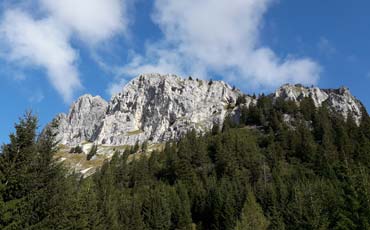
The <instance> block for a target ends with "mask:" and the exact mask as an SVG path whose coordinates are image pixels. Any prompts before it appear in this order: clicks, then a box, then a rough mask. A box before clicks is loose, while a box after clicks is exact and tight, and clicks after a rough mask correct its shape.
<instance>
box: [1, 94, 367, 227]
mask: <svg viewBox="0 0 370 230" xmlns="http://www.w3.org/2000/svg"><path fill="white" fill-rule="evenodd" d="M237 104H243V99H242V98H240V100H238V103H237ZM363 114H364V115H363V117H362V120H361V122H360V124H359V125H358V124H356V122H355V121H354V119H353V117H352V115H351V114H348V116H347V118H344V117H342V116H341V115H339V114H337V113H334V112H332V111H331V110H330V109H329V107H328V106H326V105H323V106H322V107H319V108H316V107H315V105H314V103H313V101H312V100H311V99H304V100H303V101H302V102H301V103H300V105H299V106H298V105H297V104H296V103H294V102H289V101H283V100H276V101H272V99H271V98H270V97H266V96H263V95H262V96H260V97H258V102H257V104H256V105H251V106H250V107H248V108H247V107H242V106H241V109H240V119H239V120H235V119H234V118H233V117H228V118H227V119H226V120H225V122H224V125H223V127H218V126H215V127H214V128H213V129H212V131H210V132H209V133H206V134H204V135H199V134H197V133H195V132H194V131H193V132H189V133H188V134H187V135H185V136H184V137H183V138H181V139H180V140H176V141H173V142H168V143H166V145H165V148H164V150H163V151H159V150H158V151H153V152H151V153H150V154H143V153H145V152H146V151H147V145H142V146H136V147H132V148H128V149H126V150H125V151H123V152H117V153H116V154H115V155H114V156H113V158H112V159H111V160H110V161H106V162H105V163H104V165H103V166H102V167H101V169H99V170H98V171H97V172H96V173H94V174H93V175H92V176H89V177H86V178H85V177H83V176H82V175H79V174H72V173H68V169H66V168H65V167H64V166H63V164H62V163H60V161H59V160H58V159H56V158H55V157H54V154H55V153H56V152H57V151H58V143H57V142H56V141H55V133H53V132H52V131H51V130H50V129H46V130H44V131H43V132H42V133H38V132H37V130H38V129H37V128H38V121H37V117H35V116H34V115H33V114H32V113H26V114H25V115H24V116H23V117H21V118H20V120H19V122H18V123H17V124H16V125H15V132H14V133H13V134H10V136H9V140H10V141H9V143H7V144H4V145H3V146H2V148H1V153H0V229H3V230H5V229H6V230H8V229H38V230H39V229H112V230H115V229H123V230H126V229H127V230H131V229H132V230H144V229H145V230H149V229H153V230H175V229H176V230H187V229H188V230H193V229H194V230H195V229H196V230H207V229H210V230H216V229H220V230H248V229H251V230H252V229H253V230H266V229H286V230H290V229H292V230H293V229H335V230H346V229H358V230H366V229H370V118H369V116H368V114H367V113H366V111H363ZM131 154H142V156H141V157H139V158H138V159H136V160H132V161H128V157H129V156H130V155H131Z"/></svg>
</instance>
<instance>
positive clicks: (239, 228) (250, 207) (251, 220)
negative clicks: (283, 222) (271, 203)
mask: <svg viewBox="0 0 370 230" xmlns="http://www.w3.org/2000/svg"><path fill="white" fill-rule="evenodd" d="M268 226H269V221H268V220H267V218H266V217H265V216H264V213H263V210H262V208H261V206H260V205H259V204H258V203H257V201H256V198H255V196H254V194H253V192H251V191H249V192H248V194H247V199H246V201H245V203H244V207H243V211H242V213H241V216H240V220H239V221H238V222H237V224H236V227H235V229H236V230H249V229H250V230H266V229H267V228H268Z"/></svg>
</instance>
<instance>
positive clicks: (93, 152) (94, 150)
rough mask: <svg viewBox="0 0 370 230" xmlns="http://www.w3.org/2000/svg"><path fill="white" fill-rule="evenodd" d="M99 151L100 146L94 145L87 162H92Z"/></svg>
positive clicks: (87, 156)
mask: <svg viewBox="0 0 370 230" xmlns="http://www.w3.org/2000/svg"><path fill="white" fill-rule="evenodd" d="M97 151H98V146H96V145H93V146H92V147H91V149H90V151H89V153H88V154H87V155H86V160H88V161H89V160H91V158H93V157H94V156H95V155H96V152H97Z"/></svg>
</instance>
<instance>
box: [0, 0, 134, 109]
mask: <svg viewBox="0 0 370 230" xmlns="http://www.w3.org/2000/svg"><path fill="white" fill-rule="evenodd" d="M36 2H37V4H38V6H39V8H41V9H42V12H39V13H38V14H37V18H36V17H35V15H33V14H31V13H30V12H28V11H27V8H26V7H24V5H22V6H21V5H19V7H17V5H14V4H11V5H9V7H8V8H6V9H5V11H4V12H3V19H2V21H1V24H0V48H1V49H0V50H1V51H2V53H3V54H2V55H1V57H2V58H6V60H9V61H12V62H15V63H17V64H22V66H31V67H33V66H37V67H42V68H44V69H45V70H46V72H47V76H48V79H49V81H50V82H51V84H52V85H53V86H54V88H55V89H56V90H57V91H58V92H59V93H60V94H61V95H62V97H63V99H64V100H65V101H66V102H69V101H71V100H72V98H73V93H74V92H75V91H76V90H78V89H80V88H81V87H82V85H81V81H80V77H79V73H78V67H77V61H78V58H79V57H78V51H77V50H76V48H74V47H73V46H72V44H71V40H72V38H79V39H81V40H82V41H83V42H85V43H86V44H88V46H89V47H90V48H92V49H94V48H95V47H96V46H97V45H99V44H100V43H101V42H104V41H107V40H108V39H110V38H112V37H113V36H114V35H116V34H118V33H125V32H126V31H127V21H128V19H127V17H126V14H125V12H126V8H125V6H126V5H125V2H126V1H120V0H63V1H55V0H37V1H36ZM29 8H30V9H29V10H32V9H34V7H29ZM20 9H23V10H20ZM4 53H5V55H4Z"/></svg>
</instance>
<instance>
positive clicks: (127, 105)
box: [55, 74, 364, 146]
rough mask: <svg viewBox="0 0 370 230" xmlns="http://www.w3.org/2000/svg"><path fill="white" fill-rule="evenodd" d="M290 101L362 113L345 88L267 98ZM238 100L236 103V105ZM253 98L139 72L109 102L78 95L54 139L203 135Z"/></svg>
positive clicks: (153, 139)
mask: <svg viewBox="0 0 370 230" xmlns="http://www.w3.org/2000/svg"><path fill="white" fill-rule="evenodd" d="M268 97H271V98H272V99H273V100H277V99H278V98H280V99H284V100H290V101H295V102H297V104H299V102H300V101H301V100H302V99H303V98H306V97H310V98H312V100H313V102H314V104H315V106H316V107H319V106H322V105H324V104H325V105H327V106H328V107H329V108H330V109H331V110H332V111H334V112H337V113H339V114H341V115H343V116H344V117H345V118H346V117H347V116H348V114H349V113H351V114H352V116H353V118H354V119H355V121H356V123H357V124H359V122H360V119H361V117H362V113H363V111H364V107H363V106H362V104H361V102H360V101H359V100H357V99H356V98H355V97H354V96H353V95H352V94H351V93H350V91H349V90H348V88H345V87H341V88H339V89H319V88H317V87H304V86H302V85H299V84H297V85H290V84H286V85H283V86H282V87H280V88H278V89H277V90H276V91H275V93H272V94H270V95H268ZM238 98H239V99H240V98H242V100H239V101H241V102H242V103H241V104H240V102H237V101H238ZM255 103H256V99H255V98H254V97H252V96H249V95H245V94H243V93H242V92H241V91H240V90H238V89H236V88H235V87H231V86H230V85H228V84H226V83H225V82H223V81H206V80H199V79H192V78H191V77H189V78H188V79H184V78H181V77H178V76H176V75H160V74H143V75H140V76H138V77H136V78H134V79H133V80H132V81H130V82H129V83H128V84H127V85H126V86H124V87H123V89H122V91H121V92H120V93H118V94H116V95H114V96H113V97H112V98H111V100H110V101H109V102H106V101H105V100H104V99H102V98H101V97H99V96H96V97H93V96H91V95H84V96H82V97H80V98H79V99H78V100H77V101H76V102H75V103H73V104H72V106H71V108H70V110H69V113H68V114H60V115H58V116H57V117H56V118H55V121H57V123H58V127H57V128H56V131H57V132H58V136H57V139H58V140H60V143H61V144H63V145H67V146H76V145H78V144H81V143H87V142H89V143H95V144H97V145H105V146H127V145H135V143H143V142H145V141H148V142H149V143H163V142H166V141H169V140H176V139H179V138H180V137H182V136H183V135H184V134H185V133H187V132H188V131H190V130H195V131H196V132H198V133H204V132H207V131H209V130H211V129H212V128H213V127H214V126H216V125H217V126H218V127H222V124H223V122H224V120H225V117H226V116H228V115H231V116H232V117H233V119H234V120H236V121H237V120H238V116H239V114H240V113H239V112H238V111H239V110H240V108H241V107H243V106H245V107H248V106H249V105H250V104H255Z"/></svg>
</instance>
